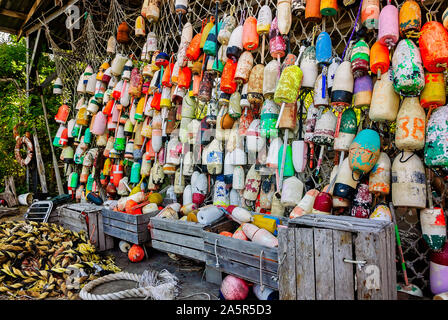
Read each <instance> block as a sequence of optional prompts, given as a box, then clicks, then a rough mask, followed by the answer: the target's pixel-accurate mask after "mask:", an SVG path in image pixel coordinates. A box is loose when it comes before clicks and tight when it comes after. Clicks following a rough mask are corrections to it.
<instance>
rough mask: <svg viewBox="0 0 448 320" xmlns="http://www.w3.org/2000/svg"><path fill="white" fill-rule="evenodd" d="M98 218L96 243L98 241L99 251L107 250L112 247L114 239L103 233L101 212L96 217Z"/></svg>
mask: <svg viewBox="0 0 448 320" xmlns="http://www.w3.org/2000/svg"><path fill="white" fill-rule="evenodd" d="M97 218H98V241H99V250H100V251H104V250H109V249H112V248H113V247H114V239H113V238H112V237H111V236H109V235H107V234H105V233H104V227H103V215H102V214H101V212H100V213H99V214H98V215H97Z"/></svg>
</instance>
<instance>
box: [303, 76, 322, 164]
mask: <svg viewBox="0 0 448 320" xmlns="http://www.w3.org/2000/svg"><path fill="white" fill-rule="evenodd" d="M316 81H317V80H316ZM318 115H319V109H318V108H316V107H315V106H314V104H313V103H311V104H310V106H309V107H308V111H307V114H306V121H305V136H304V141H305V143H307V144H308V145H309V149H310V153H309V155H310V156H309V158H310V162H309V167H310V169H312V168H313V158H314V142H313V134H314V129H315V127H316V121H317V118H318Z"/></svg>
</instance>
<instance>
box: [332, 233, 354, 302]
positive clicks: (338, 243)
mask: <svg viewBox="0 0 448 320" xmlns="http://www.w3.org/2000/svg"><path fill="white" fill-rule="evenodd" d="M352 245H353V243H352V233H351V232H345V231H339V230H333V255H334V291H335V299H336V300H354V299H355V284H354V270H353V265H352V264H351V263H347V262H344V259H350V260H353V250H352Z"/></svg>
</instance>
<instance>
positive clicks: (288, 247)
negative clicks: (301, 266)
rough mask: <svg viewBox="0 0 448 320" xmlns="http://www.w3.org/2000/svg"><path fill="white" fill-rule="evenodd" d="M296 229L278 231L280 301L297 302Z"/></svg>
mask: <svg viewBox="0 0 448 320" xmlns="http://www.w3.org/2000/svg"><path fill="white" fill-rule="evenodd" d="M294 231H295V229H294V228H287V229H280V230H279V231H278V257H279V264H278V272H277V273H278V279H279V281H278V289H279V294H280V300H296V297H297V296H296V282H295V281H294V280H295V279H296V243H295V234H294Z"/></svg>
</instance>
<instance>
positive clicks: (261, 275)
mask: <svg viewBox="0 0 448 320" xmlns="http://www.w3.org/2000/svg"><path fill="white" fill-rule="evenodd" d="M263 253H264V250H261V252H260V290H261V292H263V291H264V285H263V272H262V269H261V263H262V261H263Z"/></svg>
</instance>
